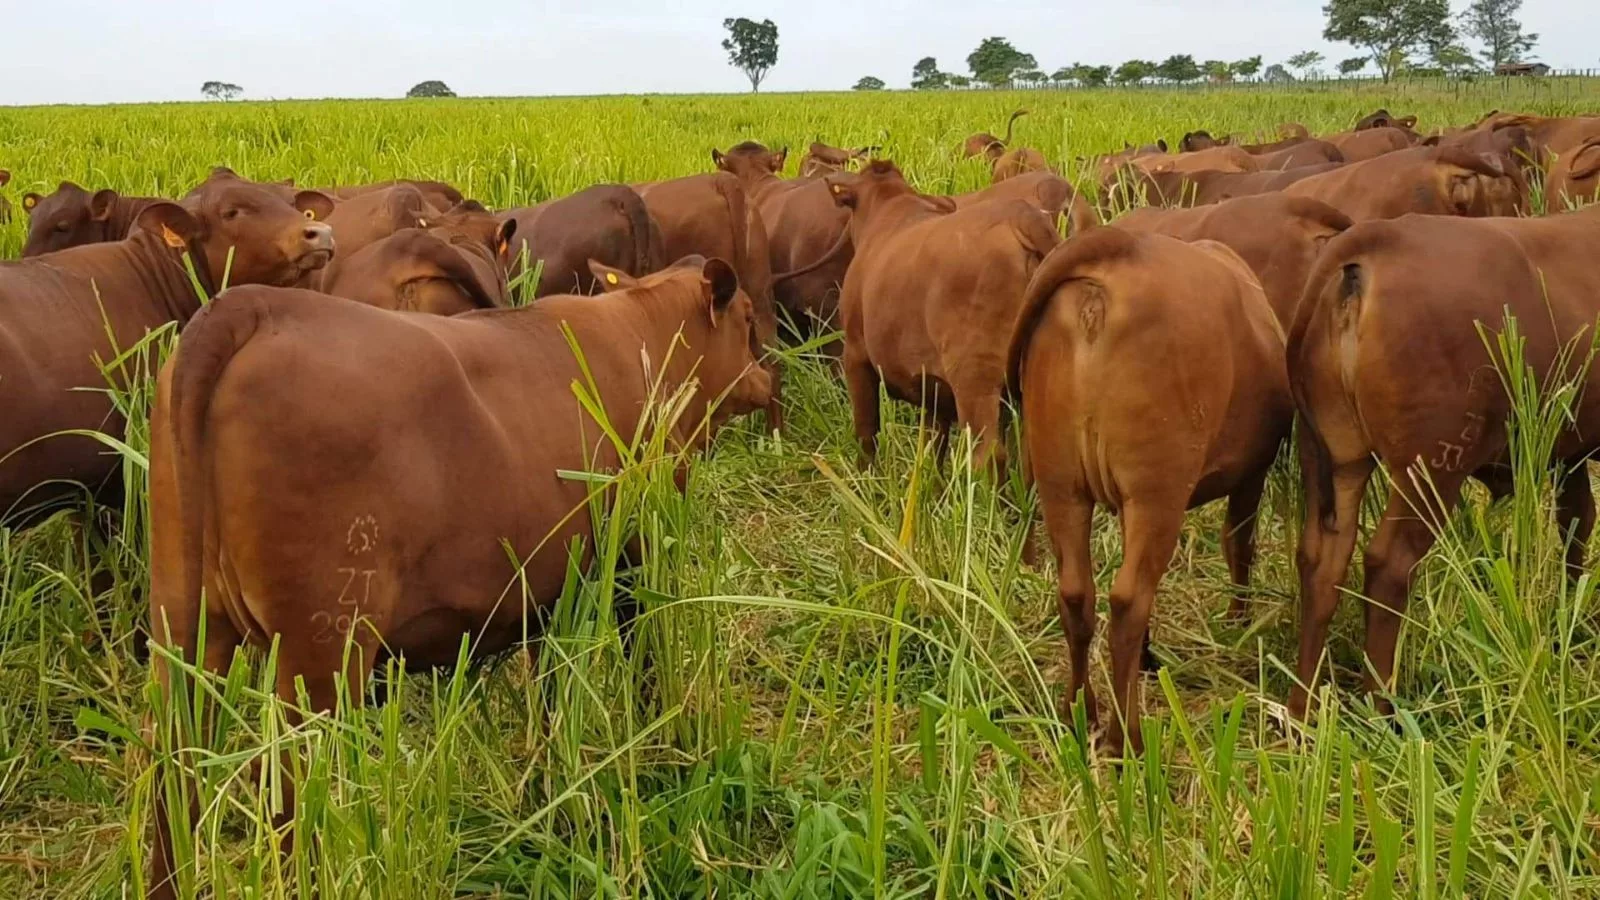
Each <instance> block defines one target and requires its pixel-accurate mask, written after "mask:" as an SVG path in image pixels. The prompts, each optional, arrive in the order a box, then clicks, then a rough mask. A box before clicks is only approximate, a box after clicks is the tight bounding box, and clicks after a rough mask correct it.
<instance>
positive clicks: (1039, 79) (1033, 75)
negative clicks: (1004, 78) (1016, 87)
mask: <svg viewBox="0 0 1600 900" xmlns="http://www.w3.org/2000/svg"><path fill="white" fill-rule="evenodd" d="M1017 80H1018V81H1020V82H1022V83H1024V84H1043V83H1045V82H1046V81H1049V80H1050V76H1048V75H1046V74H1044V73H1043V72H1041V71H1039V70H1038V69H1029V70H1028V71H1026V72H1018V73H1017Z"/></svg>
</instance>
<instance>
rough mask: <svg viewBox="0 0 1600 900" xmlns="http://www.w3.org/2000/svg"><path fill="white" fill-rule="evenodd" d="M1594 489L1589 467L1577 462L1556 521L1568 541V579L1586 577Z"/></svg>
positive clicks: (1564, 487)
mask: <svg viewBox="0 0 1600 900" xmlns="http://www.w3.org/2000/svg"><path fill="white" fill-rule="evenodd" d="M1594 518H1595V509H1594V488H1593V487H1591V486H1590V484H1589V464H1588V462H1587V461H1585V460H1578V461H1577V462H1575V463H1574V464H1572V465H1570V466H1569V467H1568V471H1567V473H1566V478H1565V480H1563V481H1562V483H1561V493H1560V495H1559V496H1558V497H1557V498H1556V521H1557V522H1558V523H1559V524H1560V525H1561V531H1562V536H1563V537H1564V538H1566V541H1567V578H1568V579H1569V580H1571V581H1574V582H1575V581H1577V580H1578V578H1579V577H1581V576H1582V575H1583V572H1584V563H1585V557H1587V555H1588V550H1589V537H1590V536H1591V535H1592V534H1594Z"/></svg>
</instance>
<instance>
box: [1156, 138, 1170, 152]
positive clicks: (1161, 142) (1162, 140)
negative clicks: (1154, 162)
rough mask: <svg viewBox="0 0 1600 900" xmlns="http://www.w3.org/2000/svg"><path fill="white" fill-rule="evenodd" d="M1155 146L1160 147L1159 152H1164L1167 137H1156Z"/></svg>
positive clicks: (1165, 150)
mask: <svg viewBox="0 0 1600 900" xmlns="http://www.w3.org/2000/svg"><path fill="white" fill-rule="evenodd" d="M1156 146H1157V147H1160V148H1161V152H1162V153H1166V152H1167V139H1166V138H1156Z"/></svg>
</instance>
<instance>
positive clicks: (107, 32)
mask: <svg viewBox="0 0 1600 900" xmlns="http://www.w3.org/2000/svg"><path fill="white" fill-rule="evenodd" d="M1465 2H1466V0H1455V4H1454V5H1455V7H1456V9H1457V10H1459V9H1461V8H1462V7H1463V6H1464V4H1465ZM1592 3H1593V0H1526V2H1525V4H1524V7H1523V10H1522V20H1523V24H1524V26H1525V27H1526V28H1527V29H1528V30H1530V31H1534V32H1538V33H1539V35H1540V41H1539V45H1538V47H1537V48H1536V51H1535V56H1536V57H1537V58H1538V59H1540V60H1542V61H1544V62H1548V63H1550V64H1551V65H1553V66H1556V67H1558V68H1567V67H1572V68H1580V67H1600V48H1597V47H1596V45H1595V43H1594V41H1593V28H1592V26H1593V24H1594V22H1595V17H1594V16H1595V14H1594V13H1593V6H1592ZM1321 5H1322V0H1267V2H1263V0H1252V2H1246V0H1093V2H1084V3H1079V2H1065V0H1053V2H1046V0H1002V2H998V3H983V2H973V0H923V2H910V0H868V2H865V3H860V4H852V3H808V2H804V0H800V2H797V0H786V2H779V3H766V2H745V0H716V2H707V0H596V2H591V3H583V2H577V0H451V2H443V0H275V2H260V0H251V2H238V0H0V13H3V21H4V26H3V28H4V33H5V35H6V38H7V40H6V42H5V47H4V48H3V49H0V104H34V103H108V102H130V101H147V100H193V99H198V98H199V92H200V83H201V82H202V81H206V80H213V79H215V80H220V81H229V82H233V83H236V84H239V85H242V86H243V87H244V88H245V96H246V97H248V98H256V99H264V98H287V97H397V96H400V95H402V94H404V93H405V91H406V89H407V88H409V87H410V86H411V85H413V84H415V83H417V82H419V81H423V80H426V79H440V80H442V81H444V82H445V83H447V84H448V85H450V87H451V88H453V89H454V90H455V91H456V92H457V93H459V94H462V95H539V94H608V93H643V92H650V91H656V92H718V91H740V90H744V89H746V88H747V87H748V83H747V82H746V81H745V80H744V77H743V76H742V75H741V74H740V73H738V72H737V71H735V70H734V69H732V68H730V67H729V66H728V65H727V60H726V55H725V53H724V52H723V50H722V49H721V47H720V46H719V42H720V41H721V39H722V36H723V34H722V25H721V23H722V20H723V19H724V18H727V17H730V16H746V17H749V18H753V19H763V18H771V19H772V20H773V21H775V22H776V23H777V25H778V35H779V39H778V46H779V52H778V65H777V67H776V68H775V69H774V70H773V71H772V73H771V75H770V76H769V78H768V80H767V83H766V85H765V86H764V87H765V89H767V90H771V91H799V90H824V89H834V90H840V89H845V88H848V87H849V86H850V85H851V84H853V83H854V82H855V80H856V79H857V78H859V77H861V76H863V75H876V76H878V77H879V78H882V79H883V80H885V81H886V82H888V83H889V86H890V87H904V86H906V84H907V82H908V81H909V80H910V73H911V67H912V65H913V64H914V63H915V62H916V61H917V60H918V59H919V58H921V57H923V56H929V55H932V56H935V57H937V58H938V60H939V63H940V67H941V68H943V69H944V70H946V71H956V72H965V71H966V62H965V60H966V55H967V54H968V53H969V52H971V50H972V49H973V48H974V47H975V46H977V44H978V42H979V41H980V40H981V39H983V38H984V37H986V36H989V35H1001V36H1004V37H1007V38H1010V39H1011V40H1012V42H1013V43H1015V44H1016V45H1017V47H1018V48H1019V49H1021V50H1023V51H1025V52H1028V53H1032V54H1033V55H1034V56H1035V57H1037V58H1038V60H1039V64H1040V66H1041V67H1042V68H1044V69H1045V71H1052V70H1054V69H1056V68H1058V67H1060V66H1063V65H1067V64H1069V63H1073V62H1080V61H1081V62H1088V63H1113V64H1114V63H1117V62H1120V61H1122V60H1125V59H1128V58H1130V57H1141V58H1155V59H1157V60H1159V59H1161V58H1163V57H1165V56H1167V55H1169V54H1172V53H1189V54H1192V55H1193V56H1194V57H1195V58H1196V59H1199V60H1204V59H1236V58H1239V57H1244V56H1253V55H1255V54H1257V53H1259V54H1262V55H1263V56H1264V57H1265V59H1266V62H1267V63H1269V64H1270V63H1272V62H1278V61H1282V60H1283V59H1285V58H1286V57H1288V56H1289V55H1291V54H1293V53H1295V52H1297V51H1300V50H1305V49H1319V50H1322V51H1323V52H1324V53H1325V54H1327V56H1328V57H1329V58H1330V60H1338V59H1341V58H1344V57H1347V56H1354V55H1356V51H1355V50H1354V49H1352V48H1350V47H1346V46H1338V45H1329V44H1327V43H1325V42H1324V41H1323V40H1322V37H1321V34H1322V27H1323V17H1322V12H1321ZM669 9H670V10H671V11H668V10H669ZM1474 49H1476V48H1474Z"/></svg>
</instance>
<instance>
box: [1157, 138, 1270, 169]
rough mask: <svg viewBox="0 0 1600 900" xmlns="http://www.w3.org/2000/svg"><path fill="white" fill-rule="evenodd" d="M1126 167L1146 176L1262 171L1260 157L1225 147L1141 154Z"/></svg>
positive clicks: (1236, 148) (1237, 148)
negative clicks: (1189, 151)
mask: <svg viewBox="0 0 1600 900" xmlns="http://www.w3.org/2000/svg"><path fill="white" fill-rule="evenodd" d="M1128 164H1129V165H1131V166H1133V167H1134V168H1136V169H1142V170H1144V171H1146V172H1205V171H1211V172H1259V171H1261V169H1262V168H1264V165H1263V163H1262V160H1261V158H1260V157H1257V156H1254V155H1252V154H1250V153H1249V152H1247V151H1246V150H1244V148H1242V147H1231V146H1228V145H1222V146H1217V147H1211V148H1209V149H1206V150H1196V151H1194V152H1192V153H1177V154H1173V155H1171V156H1157V155H1154V154H1142V155H1138V156H1134V157H1133V158H1132V159H1130V160H1128Z"/></svg>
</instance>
